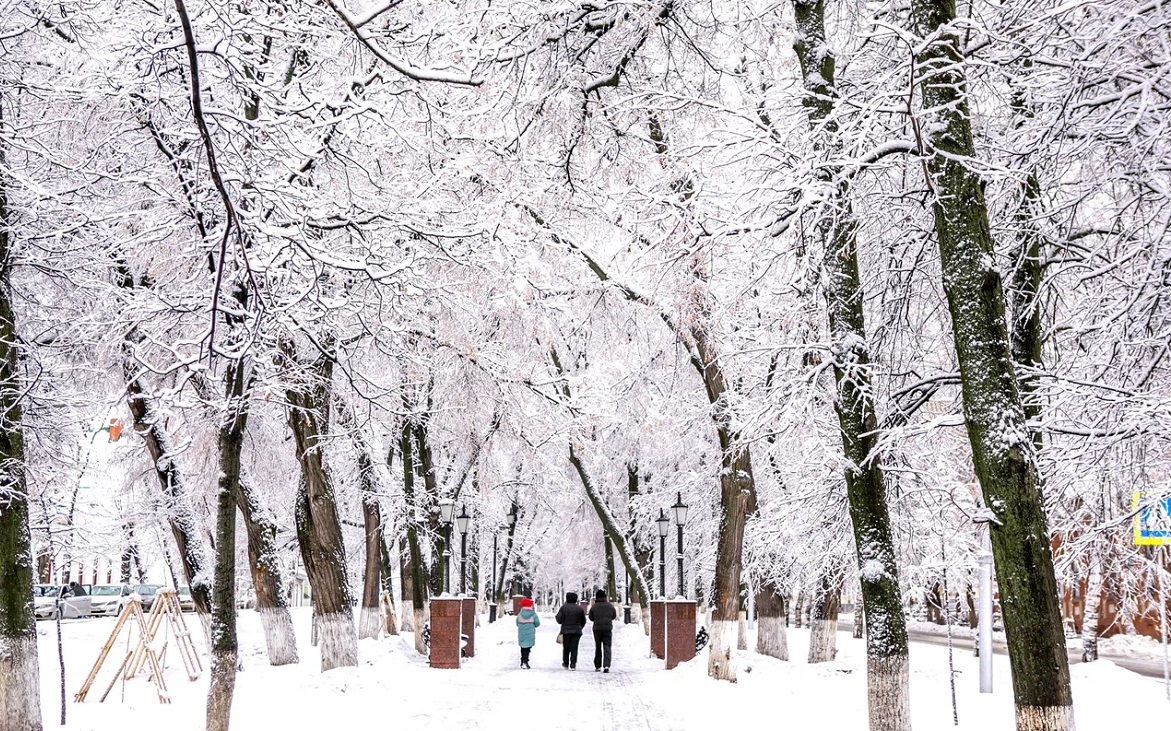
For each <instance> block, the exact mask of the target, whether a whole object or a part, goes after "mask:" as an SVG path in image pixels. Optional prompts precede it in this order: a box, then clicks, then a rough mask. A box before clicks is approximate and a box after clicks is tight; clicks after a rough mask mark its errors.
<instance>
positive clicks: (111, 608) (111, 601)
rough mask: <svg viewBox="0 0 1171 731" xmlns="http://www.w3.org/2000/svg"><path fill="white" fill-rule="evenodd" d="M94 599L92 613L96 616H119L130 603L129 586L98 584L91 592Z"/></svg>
mask: <svg viewBox="0 0 1171 731" xmlns="http://www.w3.org/2000/svg"><path fill="white" fill-rule="evenodd" d="M89 594H90V596H91V597H92V598H93V602H92V606H91V607H90V613H91V614H93V615H96V616H105V615H111V614H112V615H118V614H121V613H122V609H123V607H125V606H126V603H127V602H128V601H130V585H129V584H98V585H96V586H94V587H93V588H92V589H91V590H90V593H89Z"/></svg>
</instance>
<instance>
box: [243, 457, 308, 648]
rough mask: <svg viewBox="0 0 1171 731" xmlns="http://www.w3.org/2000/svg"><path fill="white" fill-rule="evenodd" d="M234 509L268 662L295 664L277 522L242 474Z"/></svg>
mask: <svg viewBox="0 0 1171 731" xmlns="http://www.w3.org/2000/svg"><path fill="white" fill-rule="evenodd" d="M236 507H237V508H239V510H240V517H241V518H243V519H244V528H245V531H246V532H247V535H248V568H249V570H250V572H251V573H252V586H253V588H255V590H256V611H257V612H259V613H260V622H261V624H262V625H263V627H264V641H265V646H266V647H267V648H268V662H269V664H270V665H273V666H277V665H291V664H294V663H296V662H297V659H298V658H297V637H296V634H295V633H294V632H293V615H292V613H291V612H290V611H289V602H288V599H287V598H286V597H285V591H284V581H283V579H282V576H281V562H280V551H279V549H278V548H277V526H276V521H275V520H274V519H273V517H272V515H271V514H270V513H269V512H268V510H267V509H266V508H265V507H264V506H263V505H262V504H261V502H260V496H259V495H258V494H257V493H256V488H255V487H254V486H253V485H252V483H251V482H250V481H249V480H248V479H247V478H246V477H245V476H243V475H241V477H240V484H239V488H238V490H237V492H236Z"/></svg>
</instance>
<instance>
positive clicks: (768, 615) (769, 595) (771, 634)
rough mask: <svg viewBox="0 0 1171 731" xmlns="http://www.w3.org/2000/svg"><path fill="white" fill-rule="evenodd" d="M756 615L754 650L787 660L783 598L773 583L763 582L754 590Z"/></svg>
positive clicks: (786, 633) (786, 635)
mask: <svg viewBox="0 0 1171 731" xmlns="http://www.w3.org/2000/svg"><path fill="white" fill-rule="evenodd" d="M756 617H757V622H756V651H757V652H759V653H760V654H761V655H768V656H769V657H775V658H776V659H778V660H788V659H789V636H788V632H787V630H786V628H785V625H787V624H788V622H787V621H786V617H785V598H784V597H783V596H782V595H781V593H780V592H779V591H778V590H777V587H776V586H775V585H773V584H771V583H767V584H764V585H763V586H761V587H760V589H759V590H758V591H757V592H756Z"/></svg>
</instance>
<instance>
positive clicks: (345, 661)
mask: <svg viewBox="0 0 1171 731" xmlns="http://www.w3.org/2000/svg"><path fill="white" fill-rule="evenodd" d="M281 350H282V351H283V353H284V355H285V360H286V362H287V363H288V364H289V365H294V364H295V363H296V356H295V353H294V351H293V344H292V343H291V342H289V341H287V340H286V341H283V342H282V343H281ZM307 370H308V374H307V378H306V379H305V382H304V383H302V384H291V385H290V386H288V387H287V389H286V398H287V399H288V402H289V409H288V417H289V427H290V428H291V429H292V432H293V439H294V441H295V443H296V450H297V461H298V462H299V463H300V466H301V488H300V490H299V492H298V495H297V511H296V516H297V539H298V543H299V544H300V548H301V558H302V559H303V561H304V563H305V573H307V574H308V575H309V584H310V586H311V587H312V589H313V598H314V606H315V607H316V608H317V622H318V630H319V632H320V635H321V670H322V671H323V672H324V671H326V670H332V669H334V668H338V667H351V666H354V665H357V664H358V646H357V636H356V634H355V631H354V615H353V614H352V612H351V610H350V585H349V582H348V580H347V578H346V546H345V541H343V540H342V531H341V524H340V523H339V522H338V517H337V503H336V502H335V500H334V493H333V485H332V481H331V479H330V476H329V472H328V470H327V469H326V465H325V455H324V453H323V452H322V449H321V437H322V434H324V433H325V432H326V430H327V429H328V424H329V391H330V385H331V382H332V377H333V361H332V360H331V359H330V358H329V357H328V356H326V355H319V356H318V357H317V358H316V359H315V360H314V362H313V363H312V364H311V365H310V366H309V367H308V369H307Z"/></svg>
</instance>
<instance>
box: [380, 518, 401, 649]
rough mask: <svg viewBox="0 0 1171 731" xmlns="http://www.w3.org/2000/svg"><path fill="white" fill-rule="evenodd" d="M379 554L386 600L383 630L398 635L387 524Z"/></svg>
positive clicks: (384, 528) (383, 598) (392, 566)
mask: <svg viewBox="0 0 1171 731" xmlns="http://www.w3.org/2000/svg"><path fill="white" fill-rule="evenodd" d="M378 556H379V564H380V565H381V572H382V601H384V602H385V606H384V607H383V610H384V611H383V614H384V619H383V622H382V631H383V632H385V633H386V634H388V635H397V634H398V622H397V621H396V617H395V612H394V606H395V602H394V581H393V577H394V564H392V563H391V561H390V549H388V548H387V547H386V526H383V531H382V540H380V541H379V542H378Z"/></svg>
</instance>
